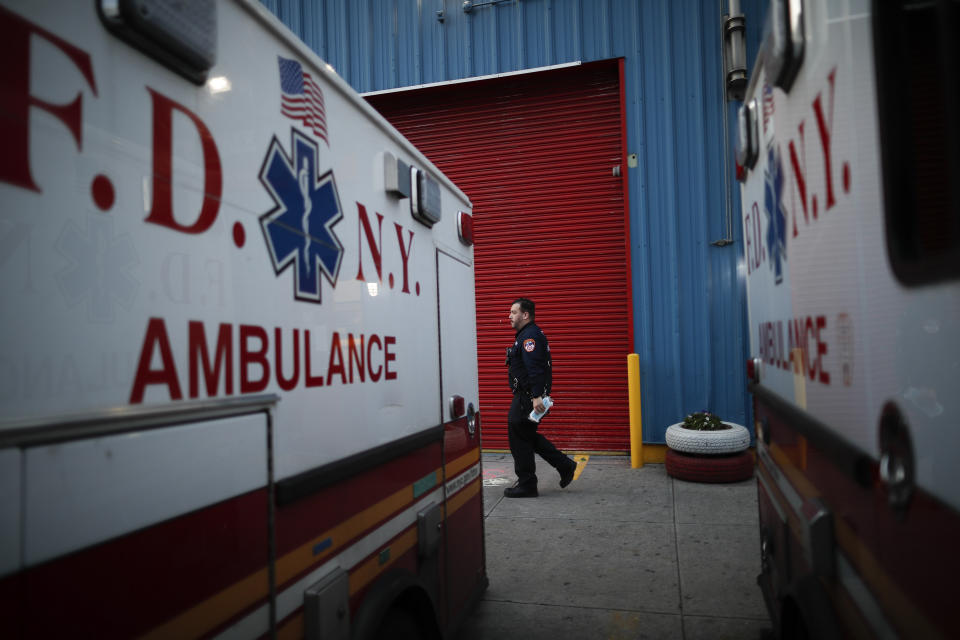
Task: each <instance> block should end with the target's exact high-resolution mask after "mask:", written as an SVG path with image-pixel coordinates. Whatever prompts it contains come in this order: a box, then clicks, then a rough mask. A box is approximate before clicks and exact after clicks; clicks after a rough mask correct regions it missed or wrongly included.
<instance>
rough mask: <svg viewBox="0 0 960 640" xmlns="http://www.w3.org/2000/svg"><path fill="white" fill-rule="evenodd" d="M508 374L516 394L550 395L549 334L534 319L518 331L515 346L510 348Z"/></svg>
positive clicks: (530, 396) (551, 379)
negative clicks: (545, 333) (544, 333)
mask: <svg viewBox="0 0 960 640" xmlns="http://www.w3.org/2000/svg"><path fill="white" fill-rule="evenodd" d="M507 377H508V382H509V383H510V388H511V389H513V392H514V393H520V394H523V395H524V396H526V397H528V398H539V397H542V396H545V395H549V394H550V385H551V384H552V383H553V367H552V365H551V363H550V346H549V345H548V344H547V336H545V335H543V331H541V330H540V327H538V326H537V325H536V324H534V323H533V322H531V323H529V324H528V325H527V326H525V327H524V328H522V329H520V331H517V336H516V339H515V340H514V343H513V346H511V347H509V348H508V349H507Z"/></svg>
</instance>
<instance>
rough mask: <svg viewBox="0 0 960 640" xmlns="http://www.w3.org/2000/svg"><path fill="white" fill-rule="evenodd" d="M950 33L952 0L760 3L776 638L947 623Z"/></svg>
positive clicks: (953, 433)
mask: <svg viewBox="0 0 960 640" xmlns="http://www.w3.org/2000/svg"><path fill="white" fill-rule="evenodd" d="M957 34H960V5H958V4H957V3H956V2H949V1H939V0H930V1H929V2H926V1H924V2H919V1H913V0H897V1H892V0H891V1H889V2H887V1H885V0H884V1H879V0H878V1H876V2H868V1H866V0H864V1H862V2H852V1H851V2H834V1H832V0H774V1H773V2H772V3H771V4H770V9H769V12H768V24H767V29H766V30H765V36H764V42H763V45H762V47H761V52H760V54H759V55H758V58H757V61H756V63H755V67H754V69H753V71H752V74H751V77H750V80H749V85H748V87H747V92H746V97H745V101H744V105H743V107H742V108H741V109H740V112H739V123H738V125H739V126H738V129H739V142H738V146H737V162H738V173H739V174H740V175H739V177H740V179H741V180H742V187H741V196H742V222H743V236H744V255H743V261H742V267H741V268H742V275H743V277H744V278H745V280H746V284H747V292H748V306H749V328H750V352H751V353H750V360H749V362H748V366H747V371H748V377H749V379H750V381H751V391H752V394H753V401H754V417H755V425H756V433H757V469H758V471H757V477H758V496H759V522H760V545H761V548H760V561H761V573H760V575H759V578H758V581H759V584H760V586H761V589H762V592H763V595H764V598H765V600H766V604H767V607H768V609H769V612H770V615H771V619H772V621H773V623H774V629H775V631H776V635H777V637H781V638H949V637H954V638H955V637H957V636H958V635H960V617H958V615H957V611H956V610H955V609H954V607H955V606H956V604H955V600H956V598H955V591H956V590H955V588H954V587H955V584H956V581H957V579H958V577H960V556H958V555H957V553H956V551H955V547H954V545H955V544H956V542H957V540H960V280H958V277H960V120H958V118H957V114H958V113H960V73H958V70H960V66H958V63H960V56H958V52H960V49H958V39H957Z"/></svg>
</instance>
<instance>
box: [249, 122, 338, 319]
mask: <svg viewBox="0 0 960 640" xmlns="http://www.w3.org/2000/svg"><path fill="white" fill-rule="evenodd" d="M290 131H291V136H290V138H291V143H290V155H289V156H288V155H287V154H286V152H285V150H284V149H283V146H282V145H281V144H280V142H279V141H278V140H277V138H276V137H274V138H273V140H272V141H271V143H270V148H269V149H268V150H267V155H266V157H265V158H264V161H263V167H262V168H261V169H260V182H261V183H263V186H264V187H265V188H266V189H267V191H268V192H269V193H270V196H271V197H272V198H273V201H274V204H275V205H276V206H274V208H273V209H271V210H270V211H268V212H267V213H265V214H264V215H262V216H260V227H261V229H262V230H263V237H264V240H265V241H266V243H267V248H268V249H269V250H270V258H271V259H272V261H273V269H274V271H275V272H276V274H277V275H278V276H279V275H280V274H281V273H282V272H283V271H284V270H285V269H287V267H289V266H290V265H293V267H294V268H293V274H294V277H293V281H294V284H293V292H294V297H295V298H296V299H297V300H306V301H310V302H316V303H320V302H321V299H320V294H321V291H320V282H321V278H320V275H321V273H322V274H323V276H324V277H325V278H326V279H327V281H328V282H329V283H330V285H331V286H336V283H337V274H338V273H339V272H340V263H341V262H342V260H343V245H342V244H341V243H340V239H339V238H338V237H337V234H336V233H335V232H334V231H333V226H334V225H335V224H337V222H339V221H340V220H341V219H342V218H343V209H342V208H341V206H340V196H339V195H338V193H337V184H336V181H335V180H334V177H333V171H332V170H329V171H327V172H326V173H324V174H323V175H318V165H319V158H320V152H319V147H318V145H317V143H316V142H314V141H313V140H312V139H310V138H308V137H307V136H306V135H305V134H303V133H302V132H300V131H298V130H297V129H295V128H291V130H290Z"/></svg>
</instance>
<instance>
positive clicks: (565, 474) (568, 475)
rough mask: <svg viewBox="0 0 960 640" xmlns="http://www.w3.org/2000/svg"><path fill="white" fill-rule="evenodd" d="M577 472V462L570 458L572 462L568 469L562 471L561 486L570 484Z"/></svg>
mask: <svg viewBox="0 0 960 640" xmlns="http://www.w3.org/2000/svg"><path fill="white" fill-rule="evenodd" d="M576 472H577V463H576V462H574V461H573V460H570V464H569V465H568V466H567V468H566V469H564V470H563V471H561V472H560V488H561V489H563V488H564V487H566V486H567V485H568V484H570V483H571V482H573V476H574V474H575V473H576Z"/></svg>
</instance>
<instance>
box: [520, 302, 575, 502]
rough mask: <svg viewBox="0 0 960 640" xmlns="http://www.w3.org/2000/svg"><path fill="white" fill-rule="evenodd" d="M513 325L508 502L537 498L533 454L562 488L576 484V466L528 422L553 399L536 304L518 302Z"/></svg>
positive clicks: (545, 348)
mask: <svg viewBox="0 0 960 640" xmlns="http://www.w3.org/2000/svg"><path fill="white" fill-rule="evenodd" d="M510 325H511V326H512V327H513V328H514V329H516V331H517V335H516V339H515V340H514V343H513V346H511V347H510V348H508V349H507V370H508V374H507V376H508V379H509V382H510V388H511V389H512V390H513V401H512V402H511V403H510V413H509V415H508V416H507V426H508V433H509V437H510V453H511V454H513V468H514V471H515V472H516V474H517V484H516V485H514V486H512V487H507V488H506V489H505V490H504V492H503V495H505V496H506V497H508V498H535V497H537V473H536V471H537V464H536V460H535V459H534V455H533V454H534V453H537V454H539V455H540V457H541V458H543V459H544V460H546V461H547V462H549V463H550V465H551V466H552V467H553V468H555V469H556V470H557V471H558V472H559V473H560V486H561V487H566V486H567V485H568V484H570V482H571V481H573V474H574V472H575V471H576V470H577V463H576V462H574V461H573V460H571V459H570V458H568V457H567V456H565V455H564V454H562V453H561V452H560V451H558V450H557V448H556V447H555V446H553V443H551V442H550V441H549V440H547V439H546V438H544V437H543V436H542V435H540V434H539V433H537V423H536V422H534V421H533V420H530V419H529V416H530V411H531V410H533V409H534V408H535V409H537V411H543V398H544V396H548V395H550V385H551V383H552V381H553V372H552V369H551V363H550V347H549V346H547V337H546V336H545V335H543V331H541V330H540V327H538V326H537V325H536V323H535V322H534V304H533V301H532V300H528V299H527V298H517V300H515V301H514V303H513V305H512V306H511V307H510Z"/></svg>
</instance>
